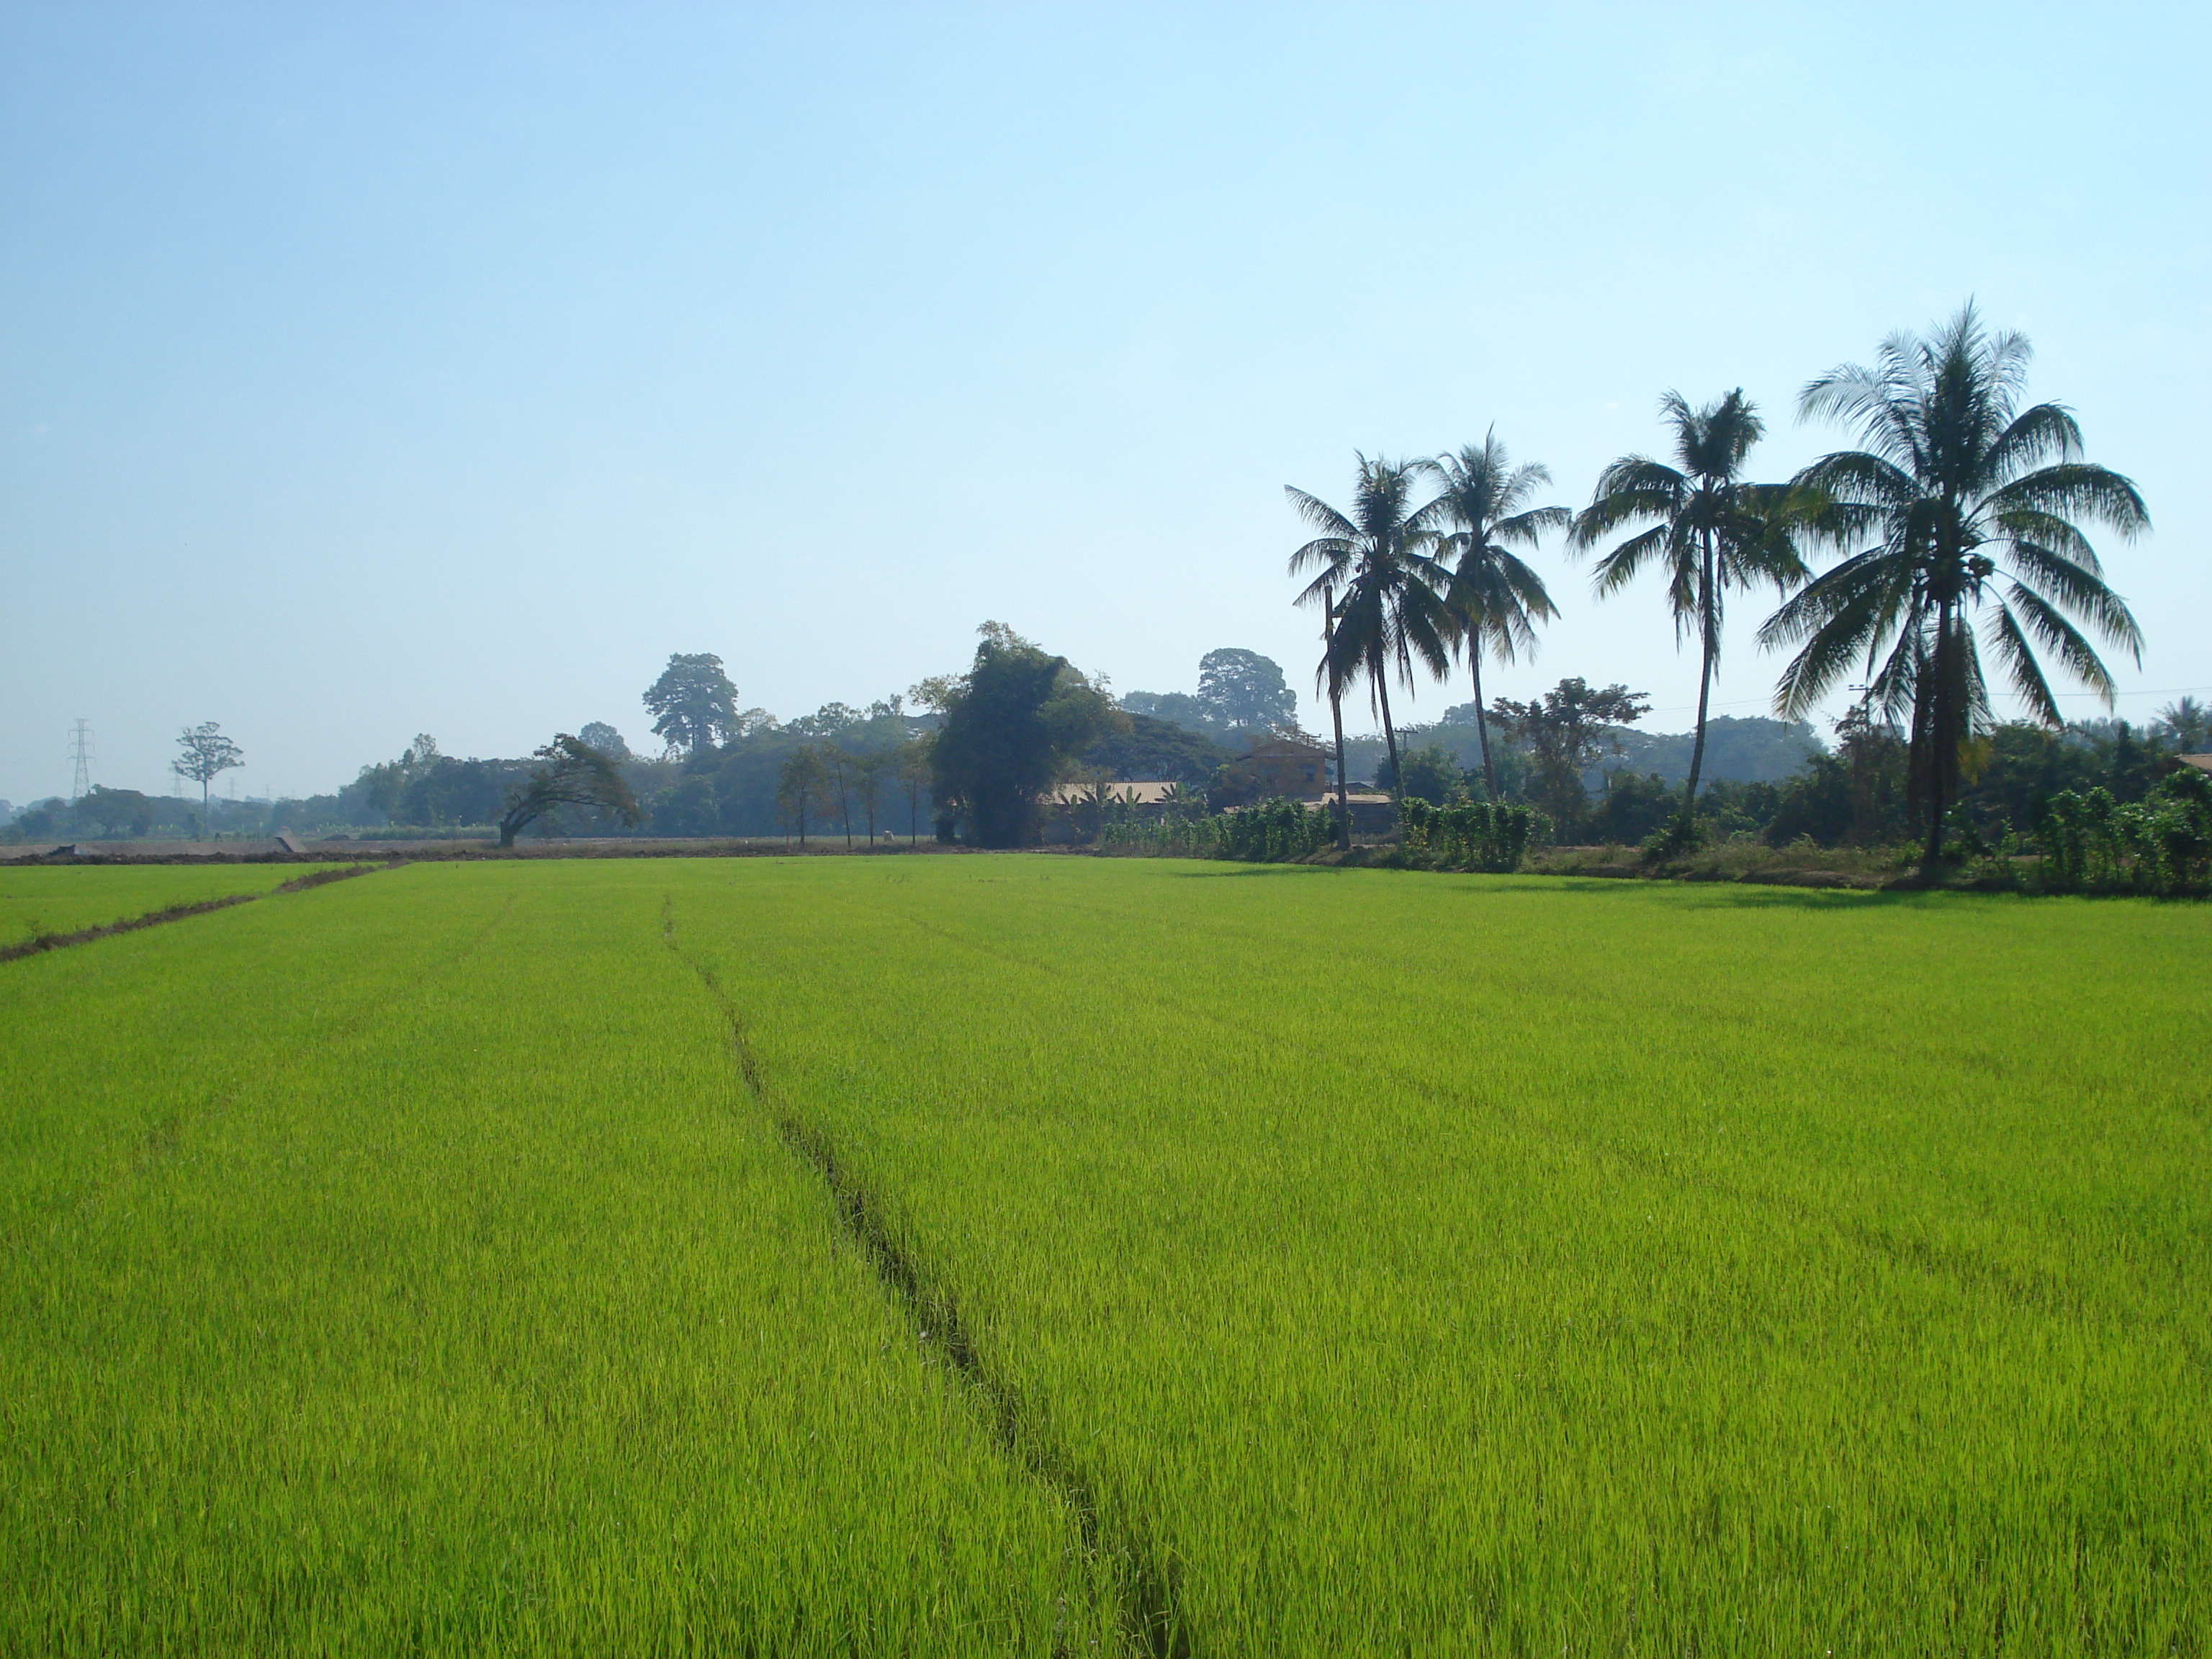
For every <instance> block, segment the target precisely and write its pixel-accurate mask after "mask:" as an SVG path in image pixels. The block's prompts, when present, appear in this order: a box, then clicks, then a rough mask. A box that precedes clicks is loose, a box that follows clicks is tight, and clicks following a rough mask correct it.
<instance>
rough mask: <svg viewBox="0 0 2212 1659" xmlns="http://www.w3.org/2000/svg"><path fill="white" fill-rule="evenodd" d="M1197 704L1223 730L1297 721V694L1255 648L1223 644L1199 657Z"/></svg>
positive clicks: (1260, 728) (1275, 726) (1268, 729)
mask: <svg viewBox="0 0 2212 1659" xmlns="http://www.w3.org/2000/svg"><path fill="white" fill-rule="evenodd" d="M1198 704H1199V708H1200V710H1201V711H1202V712H1203V714H1204V715H1205V717H1206V720H1208V721H1209V722H1211V723H1212V724H1213V725H1216V726H1220V727H1221V728H1222V729H1223V730H1224V731H1228V732H1237V731H1265V732H1273V731H1276V730H1279V729H1280V728H1283V727H1285V726H1296V725H1297V723H1298V698H1297V693H1296V692H1295V691H1293V690H1291V688H1290V685H1289V684H1288V682H1286V681H1285V679H1284V678H1283V671H1282V670H1281V668H1279V667H1278V666H1277V665H1275V663H1274V662H1273V661H1272V660H1271V659H1268V658H1266V657H1263V656H1261V654H1260V653H1258V652H1256V651H1240V650H1237V649H1235V648H1233V647H1224V648H1223V649H1221V650H1218V651H1209V652H1207V653H1206V654H1205V655H1204V656H1202V657H1200V659H1198Z"/></svg>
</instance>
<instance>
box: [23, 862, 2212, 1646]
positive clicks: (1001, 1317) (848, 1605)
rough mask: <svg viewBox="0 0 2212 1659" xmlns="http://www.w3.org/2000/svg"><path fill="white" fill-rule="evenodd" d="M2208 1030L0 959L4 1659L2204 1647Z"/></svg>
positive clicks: (824, 897)
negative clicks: (86, 1656)
mask: <svg viewBox="0 0 2212 1659" xmlns="http://www.w3.org/2000/svg"><path fill="white" fill-rule="evenodd" d="M2208 962H2212V912H2208V911H2207V910H2205V909H2204V908H2202V907H2190V906H2179V905H2158V904H2154V903H2150V902H2136V901H2114V902H2089V901H2079V900H2028V899H2021V898H2018V897H2006V896H1971V895H1958V894H1932V895H1923V896H1899V895H1887V894H1856V893H1841V892H1813V891H1805V890H1776V889H1760V888H1747V887H1735V886H1723V885H1711V886H1681V885H1675V884H1656V883H1652V884H1645V883H1630V882H1586V883H1575V882H1571V881H1565V880H1545V879H1539V878H1487V877H1450V876H1427V875H1413V874H1407V873H1403V872H1368V871H1354V870H1328V869H1310V868H1302V867H1295V866H1231V865H1219V864H1182V863H1176V862H1170V861H1164V860H1090V859H1079V858H1058V857H1025V856H1019V855H1010V856H1003V857H958V858H859V859H849V860H848V859H809V860H769V859H758V860H728V861H723V860H681V861H675V860H671V861H665V862H662V861H652V862H647V861H637V862H616V861H596V860H595V861H590V862H583V861H578V862H561V863H556V862H532V863H527V864H513V863H503V864H475V865H447V866H416V867H413V868H410V869H405V870H400V871H393V872H381V873H379V874H376V875H374V876H371V877H368V878H365V879H362V880H359V881H353V882H345V883H341V884H337V885H335V886H333V887H329V888H325V889H322V890H318V891H315V892H313V893H307V894H302V895H299V896H296V899H288V900H287V902H285V903H283V904H282V905H278V904H269V905H250V906H245V907H241V908H237V909H234V910H228V911H224V912H222V913H219V914H217V915H210V916H207V917H203V918H198V919H196V920H194V921H188V922H185V923H180V924H179V925H178V926H176V927H165V928H160V929H155V930H151V931H149V932H146V933H134V934H131V935H127V936H125V937H121V938H118V939H109V940H104V941H101V942H100V943H97V944H94V945H87V946H84V947H81V948H79V949H76V950H71V951H63V952H56V953H52V954H51V955H48V956H44V957H37V958H33V959H30V960H27V961H23V962H18V963H9V964H4V965H0V1031H3V1032H4V1037H0V1098H3V1099H4V1100H5V1102H6V1103H7V1104H6V1108H5V1115H4V1118H0V1237H4V1238H5V1240H6V1241H7V1249H6V1255H5V1258H4V1267H0V1285H3V1286H4V1294H5V1296H6V1297H7V1302H6V1306H7V1312H8V1318H7V1327H6V1329H7V1335H6V1337H5V1339H4V1346H0V1401H4V1402H5V1403H4V1406H0V1410H4V1412H5V1413H6V1415H5V1419H4V1430H5V1432H4V1438H3V1439H0V1493H4V1496H0V1561H4V1563H5V1565H0V1650H8V1651H16V1650H40V1651H67V1650H88V1651H89V1650H101V1649H108V1650H112V1649H116V1648H127V1647H143V1648H147V1649H166V1648H179V1649H187V1648H188V1649H194V1650H236V1651H256V1652H270V1651H280V1650H283V1651H363V1652H386V1651H399V1650H408V1651H453V1652H459V1651H471V1652H492V1651H500V1652H555V1651H558V1652H584V1651H592V1652H614V1651H625V1652H627V1651H692V1650H696V1651H701V1652H707V1651H716V1652H757V1653H762V1654H785V1653H817V1652H818V1653H913V1654H927V1653H934V1652H940V1651H944V1652H958V1651H1021V1650H1028V1651H1035V1652H1040V1653H1042V1652H1069V1653H1074V1652H1088V1651H1112V1650H1117V1649H1119V1650H1134V1651H1143V1650H1146V1648H1151V1649H1152V1650H1154V1651H1176V1652H1186V1653H1188V1654H1189V1655H1191V1656H1193V1659H1204V1656H1218V1655H1240V1656H1243V1655H1249V1656H1262V1655H1279V1654H1297V1655H1308V1654H1310V1655H1325V1654H1326V1655H1338V1654H1364V1653H1393V1654H1395V1653H1420V1654H1428V1653H1455V1652H1468V1653H1490V1652H1496V1653H1527V1654H1539V1653H1543V1654H1550V1653H1558V1652H1561V1651H1565V1652H1569V1653H1585V1652H1590V1653H1595V1652H1617V1653H1626V1654H1652V1655H1657V1654H1682V1653H1689V1652H1694V1653H1699V1654H1715V1653H1744V1654H1752V1653H1759V1654H1766V1653H1813V1654H1821V1653H1831V1652H1832V1653H1836V1654H1844V1653H1850V1654H1868V1655H1889V1654H1902V1653H1913V1654H1918V1653H1931V1652H1939V1651H1940V1652H1945V1653H1960V1654H1981V1653H1994V1652H2003V1653H2006V1654H2015V1653H2018V1654H2039V1653H2067V1654H2075V1653H2079V1654H2090V1653H2096V1654H2121V1653H2128V1654H2134V1653H2161V1654H2201V1653H2203V1652H2204V1651H2205V1650H2206V1649H2207V1647H2208V1646H2212V1593H2208V1591H2207V1589H2205V1585H2206V1584H2207V1583H2212V1509H2208V1504H2207V1497H2208V1481H2207V1477H2206V1474H2205V1469H2206V1468H2207V1467H2208V1462H2212V1386H2208V1385H2212V1184H2208V1182H2207V1180H2206V1175H2207V1172H2208V1170H2212V1145H2208V1141H2209V1140H2212V1126H2208V1116H2212V1080H2208V1079H2212V1073H2208V1072H2207V1071H2206V1069H2205V1068H2204V1066H2203V1064H2202V1062H2201V1049H2202V1030H2203V984H2204V983H2205V981H2206V980H2207V977H2208V975H2207V971H2206V969H2207V965H2208ZM1093 1644H1097V1645H1096V1646H1095V1647H1094V1645H1093Z"/></svg>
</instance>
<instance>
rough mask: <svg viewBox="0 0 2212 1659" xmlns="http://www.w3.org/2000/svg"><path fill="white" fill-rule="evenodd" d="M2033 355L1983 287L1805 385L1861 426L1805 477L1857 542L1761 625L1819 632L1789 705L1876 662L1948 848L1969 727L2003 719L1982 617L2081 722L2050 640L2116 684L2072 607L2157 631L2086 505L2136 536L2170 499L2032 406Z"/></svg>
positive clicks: (1831, 538)
mask: <svg viewBox="0 0 2212 1659" xmlns="http://www.w3.org/2000/svg"><path fill="white" fill-rule="evenodd" d="M2030 355H2031V351H2030V348H2029V345H2028V343H2027V339H2026V338H2025V337H2023V336H2021V335H2019V334H2015V333H2010V332H2000V333H1996V334H1991V333H1990V332H1989V331H1986V330H1984V328H1983V326H1982V323H1981V319H1980V318H1979V317H1978V315H1977V314H1976V313H1975V311H1974V307H1973V305H1972V302H1971V301H1970V302H1969V303H1968V304H1966V306H1965V307H1961V308H1960V312H1959V313H1958V315H1957V316H1955V317H1954V318H1953V319H1951V320H1950V321H1949V322H1948V323H1945V324H1942V325H1940V326H1939V327H1937V328H1936V331H1934V332H1933V333H1932V334H1931V335H1929V337H1926V338H1922V337H1919V336H1917V335H1914V334H1912V333H1911V332H1909V331H1905V332H1899V333H1897V334H1893V335H1892V336H1890V337H1889V338H1888V339H1887V340H1886V341H1884V342H1883V343H1882V346H1881V353H1880V355H1879V356H1878V358H1877V360H1876V362H1875V366H1874V367H1873V368H1862V367H1860V366H1858V365H1857V364H1853V363H1846V364H1844V365H1843V366H1841V367H1840V368H1835V369H1832V370H1831V371H1829V372H1828V373H1827V374H1823V375H1821V376H1820V378H1819V379H1817V380H1814V381H1812V382H1811V383H1810V384H1808V386H1806V387H1805V389H1804V391H1803V392H1802V393H1801V394H1800V395H1799V398H1798V409H1799V411H1800V413H1801V414H1802V415H1804V416H1808V417H1810V416H1829V417H1832V418H1834V419H1838V420H1841V421H1844V422H1848V423H1852V424H1855V425H1857V428H1858V429H1859V437H1860V441H1861V442H1862V443H1863V444H1864V445H1865V447H1864V448H1863V449H1856V450H1845V451H1840V452H1838V453H1835V454H1832V455H1827V456H1824V457H1822V458H1821V459H1820V460H1818V461H1815V462H1814V464H1813V465H1811V466H1809V467H1808V468H1806V469H1805V470H1804V471H1802V472H1801V473H1800V474H1799V475H1798V477H1797V479H1796V483H1797V484H1798V486H1799V487H1800V488H1801V489H1804V490H1807V491H1808V492H1813V493H1814V494H1816V495H1817V496H1818V497H1819V499H1820V502H1821V506H1820V510H1819V512H1818V513H1817V514H1816V515H1815V516H1814V519H1813V520H1812V528H1813V530H1814V533H1815V534H1817V535H1819V536H1820V538H1823V539H1824V540H1826V541H1827V542H1829V543H1830V544H1832V545H1834V546H1836V547H1838V548H1839V549H1845V550H1850V551H1849V552H1848V553H1847V555H1846V556H1845V557H1844V560H1843V561H1842V562H1840V563H1839V564H1838V565H1836V566H1835V567H1834V568H1832V569H1830V570H1828V571H1826V572H1824V573H1823V574H1821V575H1820V576H1819V577H1818V578H1816V579H1815V580H1813V581H1811V582H1809V583H1808V584H1807V586H1805V587H1804V588H1803V590H1802V591H1801V592H1798V593H1797V594H1796V596H1795V597H1794V598H1792V599H1790V601H1789V602H1788V603H1787V604H1785V605H1783V606H1782V608H1781V609H1780V610H1779V611H1776V612H1775V614H1774V616H1773V617H1771V619H1770V620H1769V621H1768V622H1767V623H1766V625H1765V628H1764V629H1761V630H1760V633H1759V638H1760V640H1761V641H1762V642H1764V643H1765V644H1768V645H1780V644H1798V643H1799V642H1801V641H1802V648H1801V649H1800V650H1799V651H1798V653H1797V655H1796V657H1795V658H1793V659H1791V661H1790V665H1789V667H1788V668H1787V669H1785V670H1784V672H1783V676H1782V683H1781V686H1780V688H1779V690H1778V691H1777V693H1776V696H1775V707H1776V708H1777V710H1778V712H1780V713H1781V714H1784V715H1785V716H1796V715H1801V714H1804V713H1805V712H1806V711H1808V710H1809V709H1811V708H1813V707H1814V705H1815V704H1816V703H1818V702H1819V701H1820V698H1821V697H1822V696H1825V695H1826V693H1827V691H1828V690H1830V688H1832V686H1834V685H1836V684H1838V682H1840V681H1841V680H1843V679H1844V678H1845V676H1846V675H1848V674H1850V673H1851V672H1853V671H1856V670H1857V668H1858V667H1859V666H1860V665H1864V667H1865V669H1866V670H1867V671H1868V672H1869V699H1870V701H1871V702H1873V703H1874V705H1875V706H1876V707H1878V708H1881V710H1882V712H1883V713H1884V714H1887V715H1888V716H1889V717H1890V718H1891V719H1893V720H1899V719H1905V720H1909V722H1910V730H1911V747H1910V768H1909V774H1908V780H1909V787H1910V789H1911V797H1912V799H1913V800H1914V802H1915V803H1916V804H1917V805H1919V806H1920V807H1922V808H1923V810H1924V811H1925V812H1926V814H1927V817H1926V819H1925V822H1926V824H1927V837H1926V842H1925V844H1924V848H1923V860H1924V861H1925V862H1926V863H1928V864H1931V865H1932V864H1934V863H1936V862H1937V861H1938V860H1941V858H1942V854H1943V829H1944V814H1945V812H1946V811H1947V809H1948V807H1949V805H1951V803H1953V802H1954V801H1955V800H1956V799H1958V798H1959V792H1960V768H1961V763H1962V761H1963V759H1964V758H1965V756H1964V751H1965V749H1966V744H1967V743H1968V742H1969V740H1970V739H1972V738H1973V737H1975V736H1976V735H1977V733H1978V732H1983V731H1984V730H1986V729H1987V727H1988V726H1989V725H1990V708H1989V695H1988V688H1987V683H1986V681H1985V680H1984V676H1983V672H1982V663H1981V653H1980V648H1979V644H1978V641H1977V637H1976V631H1975V626H1974V624H1975V623H1976V621H1977V620H1978V619H1979V620H1982V621H1983V622H1984V626H1985V628H1986V630H1987V641H1988V644H1989V647H1990V650H1991V652H1992V653H1994V654H1995V655H1996V659H1997V661H1998V663H1999V665H2000V666H2001V667H2002V670H2003V671H2004V673H2005V676H2006V678H2007V679H2008V681H2009V682H2010V683H2011V685H2012V689H2013V690H2014V691H2015V692H2016V693H2017V694H2018V695H2019V696H2020V697H2021V700H2022V701H2023V702H2026V703H2027V707H2028V709H2029V711H2030V712H2031V713H2032V714H2033V715H2034V716H2035V717H2036V718H2037V719H2039V720H2042V721H2043V722H2044V723H2045V725H2048V726H2052V727H2057V726H2062V725H2063V723H2064V722H2063V717H2062V716H2061V715H2060V714H2059V712H2058V704H2057V699H2056V698H2055V697H2054V696H2053V695H2052V693H2051V685H2050V682H2049V680H2048V679H2047V678H2045V674H2044V671H2043V668H2042V665H2041V664H2040V663H2039V662H2038V660H2037V659H2036V647H2038V646H2041V647H2043V648H2044V649H2045V651H2047V652H2049V653H2051V655H2052V656H2054V657H2055V658H2056V659H2057V661H2058V663H2059V664H2060V665H2061V666H2063V668H2064V669H2065V670H2066V671H2068V672H2069V674H2071V675H2072V676H2073V677H2074V678H2075V679H2076V680H2077V681H2079V682H2080V683H2081V684H2083V685H2086V686H2087V687H2088V688H2089V689H2090V690H2093V691H2095V692H2097V693H2099V694H2100V695H2101V696H2103V697H2104V698H2105V699H2106V702H2107V703H2108V704H2109V702H2110V701H2111V698H2112V675H2111V674H2110V673H2109V672H2108V671H2106V667H2105V665H2104V662H2103V660H2102V659H2100V657H2099V656H2098V655H2097V653H2096V650H2095V648H2094V647H2093V646H2092V645H2091V643H2090V641H2089V640H2088V639H2087V636H2086V635H2083V633H2082V632H2081V629H2078V628H2076V627H2075V625H2074V623H2072V622H2070V621H2069V620H2068V614H2069V613H2070V614H2071V615H2072V616H2074V617H2080V618H2081V619H2082V620H2083V621H2084V622H2086V623H2087V624H2088V625H2089V626H2090V628H2092V629H2094V630H2095V631H2096V633H2097V634H2099V635H2100V636H2101V637H2102V638H2103V639H2104V640H2106V641H2107V642H2108V643H2110V644H2112V645H2116V646H2118V647H2120V648H2121V649H2123V650H2124V651H2126V652H2127V653H2129V655H2130V657H2131V658H2133V659H2136V660H2137V661H2140V660H2141V657H2142V630H2141V629H2139V628H2138V627H2137V626H2136V619H2135V617H2133V615H2131V614H2130V611H2129V610H2128V607H2127V605H2125V604H2124V602H2123V601H2122V600H2121V599H2120V597H2119V595H2118V594H2117V593H2115V592H2112V588H2111V587H2110V586H2107V585H2106V582H2105V580H2104V572H2103V568H2102V566H2101V565H2100V563H2099V562H2098V558H2097V555H2096V552H2095V550H2093V549H2092V548H2091V546H2090V545H2089V542H2088V538H2087V537H2086V536H2084V535H2083V534H2082V532H2081V529H2080V527H2079V526H2078V524H2077V522H2076V521H2077V520H2095V521H2098V522H2101V523H2103V524H2105V525H2107V526H2110V527H2111V528H2112V529H2113V530H2114V531H2116V532H2118V534H2119V535H2121V536H2122V537H2132V536H2135V535H2137V534H2139V533H2140V532H2142V531H2144V530H2147V529H2148V528H2149V526H2150V515H2149V513H2148V512H2147V511H2146V510H2145V509H2144V507H2143V502H2142V496H2141V495H2139V494H2138V493H2137V492H2136V487H2135V485H2134V484H2133V483H2130V482H2129V481H2128V480H2127V479H2126V478H2124V477H2121V476H2120V475H2119V474H2118V473H2117V472H2113V471H2108V470H2107V469H2106V468H2104V467H2101V466H2093V465H2089V464H2088V463H2087V462H2085V461H2082V460H2081V459H2079V457H2080V455H2081V428H2080V427H2079V426H2077V425H2076V424H2075V420H2074V416H2073V415H2072V414H2071V413H2070V412H2069V411H2068V410H2066V409H2065V408H2064V407H2063V405H2061V404H2050V403H2045V404H2034V405H2033V406H2032V407H2030V408H2027V409H2022V408H2021V406H2020V404H2021V393H2022V391H2023V390H2024V387H2025V386H2026V382H2027V363H2028V359H2029V356H2030Z"/></svg>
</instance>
